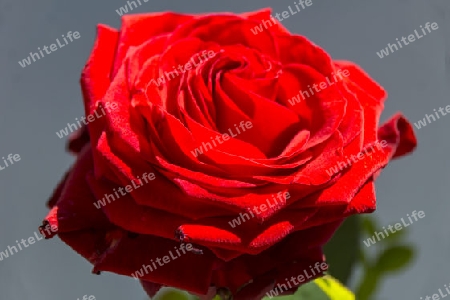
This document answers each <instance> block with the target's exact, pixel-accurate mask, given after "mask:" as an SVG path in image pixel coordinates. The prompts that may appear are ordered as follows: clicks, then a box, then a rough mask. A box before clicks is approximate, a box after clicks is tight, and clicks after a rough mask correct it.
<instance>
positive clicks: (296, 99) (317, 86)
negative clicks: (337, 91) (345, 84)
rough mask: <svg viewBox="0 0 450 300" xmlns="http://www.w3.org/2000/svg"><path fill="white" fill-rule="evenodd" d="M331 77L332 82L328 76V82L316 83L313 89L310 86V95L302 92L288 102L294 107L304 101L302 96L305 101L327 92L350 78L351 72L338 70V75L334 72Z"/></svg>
mask: <svg viewBox="0 0 450 300" xmlns="http://www.w3.org/2000/svg"><path fill="white" fill-rule="evenodd" d="M341 72H342V74H341ZM331 75H332V80H330V78H328V76H327V77H325V79H326V82H325V81H322V82H320V83H318V84H317V83H314V84H313V85H312V87H311V85H308V90H309V93H308V91H306V90H305V91H302V90H300V91H299V92H298V94H297V95H295V96H294V97H292V98H291V99H289V100H288V102H289V104H290V105H292V106H294V105H296V104H298V103H300V102H301V101H302V99H300V96H301V97H302V98H303V100H305V99H306V98H309V97H312V96H313V95H314V94H315V93H316V92H317V93H319V92H321V91H323V90H325V89H326V88H328V87H330V86H332V85H334V84H335V83H336V82H339V81H341V80H343V79H344V77H348V76H350V71H349V70H347V69H345V70H341V69H338V70H337V71H336V74H335V73H334V72H333V73H331ZM310 93H311V94H310Z"/></svg>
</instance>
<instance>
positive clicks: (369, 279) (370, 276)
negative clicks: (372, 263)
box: [356, 269, 379, 300]
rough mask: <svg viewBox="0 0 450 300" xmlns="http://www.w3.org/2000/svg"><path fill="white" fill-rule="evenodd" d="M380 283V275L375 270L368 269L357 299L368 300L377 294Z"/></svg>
mask: <svg viewBox="0 0 450 300" xmlns="http://www.w3.org/2000/svg"><path fill="white" fill-rule="evenodd" d="M378 282H379V274H378V273H377V272H375V271H374V270H373V269H368V270H366V272H365V273H364V278H363V279H362V282H361V284H360V285H359V287H358V289H357V290H356V297H357V299H358V300H368V299H370V296H371V295H372V294H373V293H374V292H375V290H376V288H377V286H378Z"/></svg>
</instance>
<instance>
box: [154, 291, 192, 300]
mask: <svg viewBox="0 0 450 300" xmlns="http://www.w3.org/2000/svg"><path fill="white" fill-rule="evenodd" d="M197 299H198V298H197V297H196V296H193V295H191V294H189V293H188V292H185V291H182V290H178V289H174V288H162V289H160V290H159V292H158V293H157V294H156V295H155V297H153V298H152V300H197Z"/></svg>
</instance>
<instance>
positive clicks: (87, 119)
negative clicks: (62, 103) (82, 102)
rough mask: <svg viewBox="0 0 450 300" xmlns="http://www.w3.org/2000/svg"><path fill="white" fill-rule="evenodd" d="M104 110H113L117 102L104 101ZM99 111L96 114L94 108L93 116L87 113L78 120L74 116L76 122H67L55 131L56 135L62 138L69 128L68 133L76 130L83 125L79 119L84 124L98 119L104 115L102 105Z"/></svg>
mask: <svg viewBox="0 0 450 300" xmlns="http://www.w3.org/2000/svg"><path fill="white" fill-rule="evenodd" d="M105 107H106V110H107V111H108V112H109V111H111V110H115V109H117V107H118V106H117V103H110V102H106V104H105ZM101 111H102V113H103V114H98V113H97V110H95V116H94V115H88V116H87V117H81V118H80V119H81V120H78V118H75V120H76V121H77V124H78V126H77V124H75V123H67V126H66V127H65V128H64V129H61V130H60V131H59V132H56V135H57V136H58V137H59V138H60V139H62V138H63V137H65V136H67V135H69V130H70V133H72V132H74V131H77V130H78V129H80V128H81V127H82V126H83V125H81V123H80V121H81V122H83V124H84V125H88V124H89V123H92V122H94V121H95V120H97V119H100V118H101V117H103V116H105V115H106V113H105V111H104V110H103V107H101Z"/></svg>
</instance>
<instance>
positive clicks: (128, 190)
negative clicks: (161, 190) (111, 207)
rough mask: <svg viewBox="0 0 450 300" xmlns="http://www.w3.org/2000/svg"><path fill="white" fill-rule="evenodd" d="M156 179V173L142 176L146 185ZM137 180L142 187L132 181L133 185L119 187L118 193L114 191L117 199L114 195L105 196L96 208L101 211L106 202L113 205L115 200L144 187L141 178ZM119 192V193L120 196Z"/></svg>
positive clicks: (97, 203) (95, 204)
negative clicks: (112, 202)
mask: <svg viewBox="0 0 450 300" xmlns="http://www.w3.org/2000/svg"><path fill="white" fill-rule="evenodd" d="M155 178H156V177H155V174H154V173H150V174H147V173H144V174H143V175H142V180H144V181H145V183H148V182H149V180H154V179H155ZM137 179H138V180H139V183H140V185H136V184H135V182H134V180H133V181H131V184H129V185H127V186H126V187H125V188H123V187H119V188H117V190H118V191H116V189H113V190H114V194H115V195H116V197H117V198H115V197H114V195H113V194H105V195H104V197H103V198H102V199H100V200H98V201H97V202H96V203H95V202H94V206H95V207H96V208H97V209H100V208H101V207H102V206H105V205H106V202H108V203H111V201H115V200H117V199H119V198H120V197H121V196H126V195H127V194H128V193H131V192H132V191H133V187H134V189H138V188H140V187H141V186H143V185H144V183H143V182H142V180H141V179H140V178H139V176H138V177H137ZM124 189H125V192H126V193H125V192H124V191H123V190H124ZM117 192H119V193H120V195H119V194H118V193H117Z"/></svg>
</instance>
